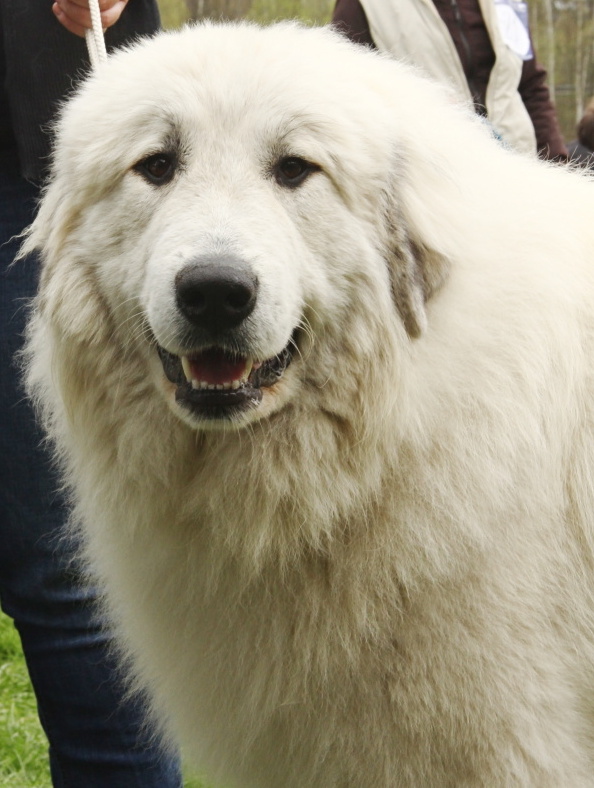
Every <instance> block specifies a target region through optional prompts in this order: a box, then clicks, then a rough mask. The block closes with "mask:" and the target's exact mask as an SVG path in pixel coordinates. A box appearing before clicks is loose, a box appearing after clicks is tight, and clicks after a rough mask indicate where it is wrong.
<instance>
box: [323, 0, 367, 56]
mask: <svg viewBox="0 0 594 788" xmlns="http://www.w3.org/2000/svg"><path fill="white" fill-rule="evenodd" d="M332 24H333V25H334V26H335V27H336V29H337V30H339V31H340V32H341V33H344V35H346V36H347V37H348V38H350V39H351V41H354V42H355V44H365V45H367V46H370V47H373V48H374V49H375V48H376V47H375V44H374V42H373V39H372V38H371V33H370V32H369V23H368V21H367V17H366V16H365V11H364V10H363V7H362V6H361V3H359V0H337V3H336V6H335V7H334V13H333V15H332Z"/></svg>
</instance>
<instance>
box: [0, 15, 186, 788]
mask: <svg viewBox="0 0 594 788" xmlns="http://www.w3.org/2000/svg"><path fill="white" fill-rule="evenodd" d="M58 2H59V4H58V3H54V5H53V7H52V2H51V0H0V47H1V50H0V68H1V69H2V79H1V88H0V352H1V364H2V371H1V374H0V398H1V399H0V419H1V423H0V465H1V467H0V480H1V481H0V603H1V605H2V609H3V610H4V612H5V613H6V614H8V615H9V616H10V617H12V619H13V620H14V623H15V626H16V628H17V630H18V633H19V635H20V638H21V642H22V645H23V651H24V654H25V659H26V662H27V666H28V669H29V674H30V676H31V681H32V683H33V687H34V690H35V694H36V698H37V705H38V710H39V718H40V721H41V724H42V726H43V728H44V730H45V732H46V734H47V738H48V741H49V759H50V770H51V776H52V782H53V785H54V786H55V787H56V788H180V787H181V784H182V781H181V776H180V771H179V765H178V761H177V758H174V757H171V756H169V755H164V754H163V753H162V752H161V751H160V750H159V749H158V747H157V746H156V745H155V743H154V741H151V735H150V732H149V731H148V730H147V728H146V721H145V715H144V709H143V704H142V701H141V700H140V699H134V700H132V699H129V698H127V699H124V691H123V687H122V686H121V684H120V678H119V675H118V668H117V665H116V661H115V659H114V655H113V653H112V649H111V643H110V639H109V634H108V633H107V632H106V631H105V630H104V628H103V627H102V626H101V623H100V622H99V620H98V617H97V614H96V611H95V610H94V603H95V601H96V593H95V590H94V589H93V588H91V587H89V586H88V585H86V584H85V583H84V582H83V580H82V579H81V576H80V574H79V572H78V571H77V568H76V563H75V560H74V556H75V553H76V546H75V544H73V541H72V537H68V536H67V535H66V533H65V528H64V526H65V522H66V520H67V517H68V514H67V511H66V507H65V503H64V501H63V500H62V498H61V496H60V494H59V492H58V490H57V486H58V485H57V481H56V478H55V477H54V475H53V473H52V470H51V463H50V461H49V460H48V457H47V455H46V453H45V451H44V450H43V448H42V436H41V433H40V432H39V431H38V428H37V426H36V424H35V420H34V416H33V413H32V410H31V407H30V405H29V404H28V402H27V401H26V400H25V399H24V394H23V390H22V387H21V383H20V380H19V372H18V369H17V368H16V367H15V365H14V356H15V353H17V351H18V350H19V348H20V346H21V342H22V333H23V330H24V325H25V315H26V303H27V300H28V299H29V298H30V297H31V296H33V294H34V292H35V289H36V284H37V276H38V261H37V259H35V258H34V257H32V256H30V257H28V258H27V259H25V260H21V261H19V262H18V263H16V264H15V265H14V266H11V263H12V261H13V259H14V256H15V254H16V252H17V250H18V247H19V240H18V237H17V236H18V235H19V233H22V231H23V230H24V229H25V228H26V227H27V225H29V224H30V222H31V221H32V219H33V216H34V212H35V207H36V201H37V199H38V196H39V189H40V186H41V185H42V184H43V180H44V178H45V176H46V173H47V169H48V164H49V154H50V148H51V138H50V128H51V120H52V118H53V117H54V115H55V112H56V109H57V107H58V105H59V103H60V101H61V100H63V98H64V97H65V96H66V95H67V94H68V93H69V92H70V91H71V90H72V88H73V86H74V85H75V84H76V82H77V80H78V79H79V78H80V77H81V76H82V75H83V74H84V73H85V72H86V71H87V70H88V68H89V63H88V59H87V52H86V46H85V42H84V40H82V39H81V38H77V37H76V36H75V35H72V33H76V34H78V35H83V34H84V31H85V28H88V27H90V15H89V11H88V6H87V4H86V2H85V0H76V2H73V0H58ZM101 6H102V9H103V13H102V21H103V25H104V26H105V27H106V28H109V29H108V30H107V33H106V39H107V44H108V47H113V46H117V45H120V44H123V43H125V42H126V41H130V40H132V39H134V38H135V37H136V36H138V35H151V34H153V33H154V32H156V31H157V30H158V28H159V13H158V10H157V7H156V4H155V2H154V0H130V2H129V3H128V4H127V3H126V2H125V0H102V3H101ZM120 17H121V18H120ZM116 21H117V22H118V24H117V25H115V27H113V28H112V27H111V26H112V25H114V24H115V22H116ZM58 22H60V23H61V24H58ZM69 31H70V32H69ZM132 98H133V97H131V100H132Z"/></svg>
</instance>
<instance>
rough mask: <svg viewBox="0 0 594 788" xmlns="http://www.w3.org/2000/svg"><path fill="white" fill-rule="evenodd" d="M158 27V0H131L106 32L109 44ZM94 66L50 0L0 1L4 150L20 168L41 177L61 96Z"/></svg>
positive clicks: (29, 177) (0, 136) (0, 120)
mask: <svg viewBox="0 0 594 788" xmlns="http://www.w3.org/2000/svg"><path fill="white" fill-rule="evenodd" d="M159 26H160V20H159V12H158V10H157V6H156V3H155V2H154V0H130V2H129V3H128V5H127V6H126V8H125V9H124V11H123V13H122V15H121V17H120V19H119V20H118V22H117V23H116V24H115V25H114V26H113V27H111V28H109V29H108V30H107V32H106V35H105V38H106V43H107V47H108V49H111V48H113V47H116V46H120V45H122V44H124V43H126V42H129V41H131V40H133V39H134V38H136V37H137V36H140V35H150V34H153V33H155V32H156V31H157V30H158V29H159ZM89 68H90V66H89V60H88V56H87V49H86V44H85V41H84V39H82V38H78V37H77V36H74V35H73V34H72V33H69V32H68V31H67V30H66V29H65V28H64V27H62V25H61V24H60V23H59V22H58V21H57V19H56V18H55V16H54V14H53V13H52V4H51V1H50V0H0V150H4V151H6V150H11V149H12V150H14V151H15V155H18V158H19V163H20V168H21V173H22V175H23V176H24V177H25V178H27V180H30V181H33V182H36V183H38V182H40V181H41V180H42V178H43V176H44V175H45V173H46V169H47V165H48V157H49V153H50V149H51V120H52V119H53V118H54V117H55V114H56V109H57V108H58V106H59V104H60V101H61V100H62V99H63V98H64V97H65V96H67V95H68V94H69V93H70V92H71V91H72V89H73V88H74V86H75V85H76V83H77V81H78V80H79V79H80V78H81V76H83V75H84V74H85V73H86V71H87V70H88V69H89Z"/></svg>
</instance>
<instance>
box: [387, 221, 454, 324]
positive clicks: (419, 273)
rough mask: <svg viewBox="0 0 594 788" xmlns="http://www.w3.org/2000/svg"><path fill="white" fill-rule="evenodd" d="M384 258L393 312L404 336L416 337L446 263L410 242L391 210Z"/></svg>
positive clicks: (403, 224)
mask: <svg viewBox="0 0 594 788" xmlns="http://www.w3.org/2000/svg"><path fill="white" fill-rule="evenodd" d="M386 258H387V263H388V268H389V271H390V277H391V283H392V294H393V297H394V302H395V304H396V309H397V310H398V312H399V314H400V317H401V318H402V322H403V323H404V327H405V328H406V331H407V333H408V335H409V336H410V337H413V338H416V337H419V336H421V334H422V333H423V332H424V330H425V328H426V327H427V316H426V313H425V303H426V302H427V301H428V300H429V299H430V298H431V296H432V295H433V294H434V293H436V292H437V291H438V290H439V289H440V288H441V287H442V285H443V283H444V282H445V281H446V279H447V276H448V272H449V268H450V265H449V260H448V259H447V257H445V255H443V254H441V253H439V252H437V251H435V250H433V249H430V248H428V247H427V246H426V245H425V244H423V243H422V242H420V241H417V240H415V239H413V238H412V237H411V235H410V233H409V231H408V229H407V222H406V219H405V217H404V216H403V213H402V211H400V210H397V209H396V208H395V207H392V208H391V210H390V211H389V222H388V238H387V249H386Z"/></svg>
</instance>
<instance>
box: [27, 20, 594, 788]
mask: <svg viewBox="0 0 594 788" xmlns="http://www.w3.org/2000/svg"><path fill="white" fill-rule="evenodd" d="M25 248H26V250H27V251H31V250H33V249H38V250H40V251H41V253H42V256H43V260H44V265H43V273H42V282H41V289H40V293H39V296H38V298H37V300H36V303H35V305H34V312H33V314H32V317H31V323H30V333H29V341H28V351H27V361H28V365H29V367H28V380H29V387H30V391H31V392H32V394H33V396H34V397H35V399H36V400H37V402H38V404H39V406H40V408H41V412H42V414H43V418H44V421H45V424H46V427H47V429H48V431H49V434H50V436H51V438H52V440H53V441H54V443H55V445H56V453H57V456H58V458H59V460H60V462H61V463H62V467H63V470H64V474H65V479H66V481H67V483H68V484H69V485H70V487H71V489H72V491H73V499H74V503H75V519H76V522H80V523H82V529H83V533H84V539H85V542H86V555H87V558H88V562H89V564H90V568H91V570H92V572H93V573H95V574H96V575H98V576H99V578H100V579H101V582H102V583H103V584H104V586H105V593H106V607H107V610H108V612H109V614H110V615H111V617H112V619H113V621H114V622H115V625H116V627H117V631H118V635H119V638H120V642H121V645H122V650H123V652H124V654H125V655H126V656H127V657H128V659H129V662H130V664H131V670H132V673H133V675H134V677H135V680H136V682H137V685H138V686H139V687H147V688H148V691H149V693H150V695H151V697H152V699H153V711H154V714H155V716H156V717H157V718H158V719H159V720H161V721H162V724H163V727H164V729H165V731H166V734H167V736H169V737H171V738H172V739H173V740H174V741H179V742H181V744H182V745H183V747H184V748H185V750H186V752H187V753H188V754H189V756H190V757H191V758H192V760H193V761H194V762H195V763H197V764H199V765H200V767H201V768H204V769H207V770H209V773H210V775H211V776H212V777H213V779H217V780H220V781H221V782H222V784H224V785H225V786H239V787H240V788H246V787H247V786H250V787H252V788H405V787H406V788H477V787H478V786H485V788H494V787H495V786H497V787H501V788H503V786H505V787H506V788H509V787H510V786H532V787H533V788H580V786H594V598H593V596H594V528H593V519H594V478H593V474H592V468H593V461H594V435H593V432H594V396H593V393H594V389H593V387H594V381H593V379H592V375H593V370H594V185H592V184H591V183H590V182H589V181H588V180H586V179H585V178H582V177H580V176H578V175H576V174H575V173H571V172H569V171H566V170H564V169H562V168H558V167H557V168H556V167H553V166H547V165H545V164H542V163H539V162H537V161H536V160H532V159H530V158H525V157H522V156H520V155H518V154H514V153H512V152H509V151H506V150H504V149H503V148H502V147H501V146H499V145H498V144H497V143H496V142H495V141H494V140H492V139H491V138H490V136H489V133H488V131H487V130H486V129H485V128H484V127H483V125H482V124H481V122H480V121H479V120H477V119H475V118H474V116H472V115H471V113H470V112H469V111H467V110H466V109H463V108H460V107H458V106H456V105H455V102H454V101H453V100H452V99H451V97H450V96H449V95H448V94H447V93H446V92H445V91H444V90H443V89H442V88H439V87H437V86H436V85H434V84H432V83H431V82H428V81H425V80H424V79H423V78H421V77H419V76H418V75H417V74H416V73H415V72H413V71H412V70H410V69H409V68H407V67H405V66H403V65H401V64H398V63H395V62H393V61H391V60H389V59H386V58H384V57H382V56H380V55H377V54H374V53H372V52H369V51H366V50H364V49H363V48H357V47H355V46H353V45H351V44H349V43H347V42H346V41H343V40H341V39H340V38H339V37H338V36H337V35H336V34H334V33H332V32H331V31H329V30H306V29H301V28H299V27H297V26H294V25H289V24H287V25H280V26H276V27H272V28H269V29H259V28H257V27H253V26H248V25H238V26H228V27H226V26H220V27H219V26H203V27H197V28H193V29H186V30H184V31H182V32H179V33H170V34H164V35H162V36H159V37H157V38H156V39H154V40H151V41H145V42H142V43H139V44H138V45H136V46H134V47H133V48H132V49H131V50H129V51H124V52H121V53H119V54H116V55H115V56H113V57H112V58H111V59H110V60H109V62H108V64H107V65H106V67H105V68H104V69H103V70H102V71H101V73H100V74H99V75H97V76H92V77H91V78H90V79H89V80H88V81H87V82H86V84H85V85H84V86H83V88H82V89H81V90H80V91H79V93H78V95H77V96H76V97H75V98H74V99H73V100H72V101H71V102H69V103H68V104H67V106H66V108H65V111H64V113H63V117H62V120H61V123H60V126H59V135H58V142H57V146H56V151H55V160H54V167H53V178H52V180H51V183H50V185H49V188H48V189H47V191H46V193H45V196H44V199H43V202H42V205H41V209H40V212H39V215H38V218H37V219H36V221H35V223H34V225H33V227H32V230H31V232H30V235H29V238H28V241H27V243H26V247H25Z"/></svg>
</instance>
